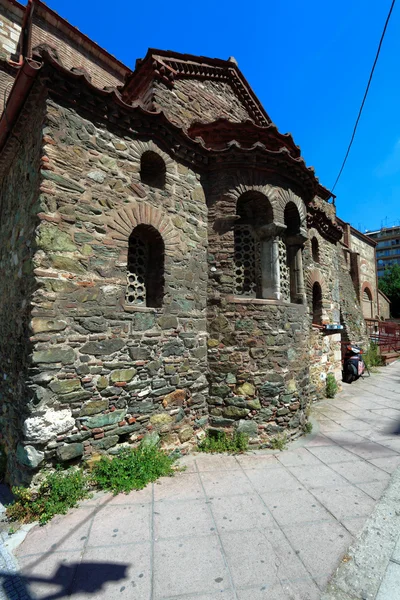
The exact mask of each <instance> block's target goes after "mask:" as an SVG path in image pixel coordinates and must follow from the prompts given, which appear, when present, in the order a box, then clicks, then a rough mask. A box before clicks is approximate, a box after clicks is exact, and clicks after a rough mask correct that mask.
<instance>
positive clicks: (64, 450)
mask: <svg viewBox="0 0 400 600" xmlns="http://www.w3.org/2000/svg"><path fill="white" fill-rule="evenodd" d="M82 455H83V444H82V443H80V442H74V443H72V444H65V445H64V446H59V447H58V448H57V458H58V459H59V460H62V461H63V462H64V461H67V460H72V459H73V458H78V456H82Z"/></svg>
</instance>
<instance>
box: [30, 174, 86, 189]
mask: <svg viewBox="0 0 400 600" xmlns="http://www.w3.org/2000/svg"><path fill="white" fill-rule="evenodd" d="M40 173H41V175H42V177H43V178H44V179H50V180H51V181H54V182H55V183H57V184H58V185H60V186H61V187H63V188H66V189H67V190H72V191H76V192H82V193H83V192H84V191H85V188H83V187H82V186H81V185H79V183H76V181H71V180H70V179H67V178H66V177H63V176H62V175H58V174H57V173H54V172H53V171H47V170H44V169H43V170H41V171H40Z"/></svg>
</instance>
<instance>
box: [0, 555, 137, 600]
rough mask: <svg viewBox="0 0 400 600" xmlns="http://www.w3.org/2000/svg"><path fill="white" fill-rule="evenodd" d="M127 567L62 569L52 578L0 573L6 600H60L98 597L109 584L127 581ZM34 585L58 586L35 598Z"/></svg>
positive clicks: (94, 565) (107, 565)
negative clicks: (32, 584) (81, 596)
mask: <svg viewBox="0 0 400 600" xmlns="http://www.w3.org/2000/svg"><path fill="white" fill-rule="evenodd" d="M127 568H128V565H126V564H122V563H100V562H96V563H95V562H81V563H71V564H69V565H60V566H59V567H58V569H57V571H56V572H55V573H54V575H53V577H35V576H34V575H29V576H24V575H20V574H19V573H7V572H0V578H1V579H2V588H3V591H4V593H5V597H6V598H10V599H11V598H12V599H15V598H18V599H19V600H57V599H61V598H69V597H73V596H74V595H75V594H78V593H86V594H95V593H96V592H99V591H101V590H102V589H103V587H104V586H105V584H106V583H110V582H112V581H114V582H116V581H122V580H124V579H126V577H127ZM31 583H39V584H44V585H46V584H48V585H51V586H58V587H59V589H58V590H57V591H55V592H50V593H49V594H46V592H44V593H45V595H40V596H38V595H37V594H35V596H32V595H31V593H30V592H29V585H30V584H31Z"/></svg>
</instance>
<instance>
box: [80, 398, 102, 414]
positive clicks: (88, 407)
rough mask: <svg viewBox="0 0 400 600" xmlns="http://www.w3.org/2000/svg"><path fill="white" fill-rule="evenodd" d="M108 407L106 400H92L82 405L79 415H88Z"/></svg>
mask: <svg viewBox="0 0 400 600" xmlns="http://www.w3.org/2000/svg"><path fill="white" fill-rule="evenodd" d="M107 409H108V400H92V401H90V402H87V403H86V404H85V405H84V406H82V408H81V410H80V412H79V416H80V417H89V416H92V415H96V414H97V413H100V412H102V411H103V410H107Z"/></svg>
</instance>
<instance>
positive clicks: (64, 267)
mask: <svg viewBox="0 0 400 600" xmlns="http://www.w3.org/2000/svg"><path fill="white" fill-rule="evenodd" d="M50 260H51V262H52V263H53V267H54V268H55V269H59V270H60V271H67V272H68V273H77V274H78V275H79V274H83V273H86V269H85V267H84V266H83V265H82V264H81V263H80V262H79V261H77V260H76V259H74V258H68V256H62V255H60V254H53V255H52V256H50Z"/></svg>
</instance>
